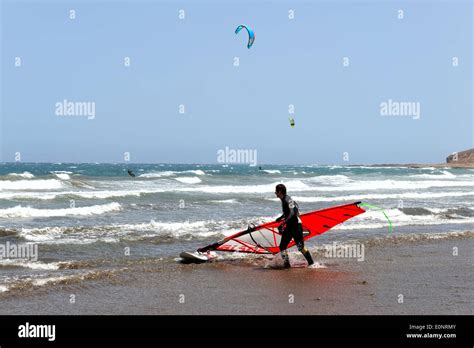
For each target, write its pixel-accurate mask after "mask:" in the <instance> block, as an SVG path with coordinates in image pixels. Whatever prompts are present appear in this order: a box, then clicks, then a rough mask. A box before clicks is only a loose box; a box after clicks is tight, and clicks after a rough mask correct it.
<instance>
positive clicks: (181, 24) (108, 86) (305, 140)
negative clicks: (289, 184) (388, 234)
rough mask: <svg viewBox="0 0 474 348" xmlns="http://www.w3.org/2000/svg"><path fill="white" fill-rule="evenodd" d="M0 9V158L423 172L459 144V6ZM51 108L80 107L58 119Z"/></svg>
mask: <svg viewBox="0 0 474 348" xmlns="http://www.w3.org/2000/svg"><path fill="white" fill-rule="evenodd" d="M0 1H1V25H0V30H1V47H0V48H1V49H0V59H1V62H0V66H1V75H0V76H1V89H0V156H1V157H0V160H1V161H6V162H11V161H14V160H15V155H16V154H20V155H21V161H24V162H112V163H117V162H123V161H124V153H126V152H127V153H129V154H130V160H131V161H132V162H136V163H216V162H217V160H218V156H217V153H218V151H219V150H222V149H225V148H226V147H227V148H229V149H234V150H249V151H257V155H258V163H261V164H371V163H415V162H419V163H437V162H444V161H445V157H446V156H447V155H449V154H450V153H452V152H454V151H461V150H465V149H468V148H472V147H474V146H473V143H474V140H473V134H474V125H473V123H474V122H473V78H472V66H473V63H472V54H473V37H472V35H473V34H472V33H473V20H472V19H473V3H472V1H461V0H460V1H455V0H454V1H429V2H428V1H399V2H397V1H341V0H336V1H311V2H310V1H258V2H257V1H248V0H240V1H225V2H224V1H198V0H195V1H180V2H176V1H151V0H150V1H18V0H16V1H13V0H0ZM71 10H73V11H75V12H74V14H75V18H73V19H71V18H70V16H71V12H70V11H71ZM181 10H183V11H184V15H185V17H184V19H182V18H180V15H182V14H183V12H180V11H181ZM291 10H293V11H294V12H291ZM400 11H403V16H402V17H403V18H400V17H401V12H400ZM292 13H294V17H293V18H290V17H291V14H292ZM239 24H246V25H248V26H249V27H251V28H252V29H253V30H254V32H255V35H256V39H255V43H254V45H253V46H252V47H251V48H250V49H248V48H247V39H248V36H247V33H246V32H244V31H241V32H240V33H239V34H238V35H236V34H235V33H234V30H235V29H236V27H237V26H238V25H239ZM126 57H129V58H130V65H129V66H126V65H125V64H124V62H125V59H126ZM236 57H238V60H239V65H238V66H235V58H236ZM345 57H346V58H347V59H348V62H349V65H348V66H344V65H343V62H344V59H345ZM18 58H20V59H21V65H20V66H17V65H18ZM454 62H456V63H457V64H453V63H454ZM64 100H67V101H69V102H71V103H81V102H86V103H90V104H89V105H94V107H95V113H94V115H93V117H92V116H91V115H92V114H90V115H89V117H87V115H80V114H77V112H76V114H73V115H69V114H62V115H61V114H58V110H57V103H63V101H64ZM389 101H392V104H390V105H392V106H391V107H390V110H392V112H391V113H390V114H389V115H386V114H383V113H382V111H381V105H383V104H382V103H389ZM400 103H409V104H404V105H410V106H413V108H414V109H412V110H411V111H412V112H408V113H405V114H404V115H396V111H393V110H394V109H392V107H393V105H400ZM180 105H184V113H180V109H179V107H180ZM289 105H293V106H294V114H289ZM417 107H419V114H417V113H415V114H414V113H413V110H417ZM405 111H406V110H405ZM290 117H291V118H293V119H294V120H295V127H294V128H292V127H291V126H290V122H289V118H290Z"/></svg>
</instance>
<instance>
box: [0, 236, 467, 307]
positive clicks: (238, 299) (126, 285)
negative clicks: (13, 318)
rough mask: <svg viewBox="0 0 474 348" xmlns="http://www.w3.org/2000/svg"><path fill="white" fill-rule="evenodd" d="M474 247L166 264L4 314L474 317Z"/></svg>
mask: <svg viewBox="0 0 474 348" xmlns="http://www.w3.org/2000/svg"><path fill="white" fill-rule="evenodd" d="M454 247H456V248H458V249H459V255H457V256H453V248H454ZM473 249H474V239H473V238H463V239H451V240H425V241H418V242H416V243H407V244H403V243H402V244H397V243H396V242H394V243H393V244H388V245H384V246H380V245H376V246H368V247H366V255H365V261H362V262H359V261H357V260H355V259H327V258H323V257H320V256H319V255H318V256H317V257H315V261H316V262H319V263H322V264H323V265H324V266H325V268H316V269H309V268H292V269H269V268H265V264H266V263H267V262H268V261H266V260H265V259H250V260H239V259H236V260H232V261H218V262H213V263H208V264H198V265H196V264H192V265H184V264H180V263H178V262H173V261H166V262H162V263H154V264H153V263H152V264H147V265H140V266H133V267H130V268H128V269H127V270H125V271H123V272H119V273H117V274H116V275H114V276H111V277H106V278H104V279H92V280H87V281H80V282H74V283H70V284H68V283H67V282H66V283H64V284H56V285H53V286H50V287H47V288H38V289H29V290H27V291H26V293H25V292H21V293H15V294H13V293H12V294H3V295H2V296H1V297H0V298H1V301H2V308H1V310H0V314H14V315H17V314H27V315H30V314H36V315H38V314H67V315H78V314H79V315H85V314H99V315H101V314H105V315H113V314H118V315H127V314H138V315H139V314H144V315H149V314H153V315H159V314H166V315H173V314H181V315H183V314H184V315H187V314H202V315H212V314H223V315H230V314H244V315H256V314H262V315H264V314H274V315H275V314H276V315H282V314H290V315H296V314H303V315H323V314H338V315H341V314H342V315H344V314H347V315H357V314H362V315H369V314H381V315H384V314H400V315H401V314H426V315H430V314H444V315H446V314H470V315H472V314H473V309H472V307H471V306H470V304H472V302H473V301H474V292H473V285H472V282H470V281H469V279H467V278H468V277H467V276H466V275H467V274H470V272H471V269H472V264H473V262H474V256H473V255H472V250H473ZM293 257H294V255H293ZM298 258H299V256H298ZM292 261H295V260H292ZM71 295H74V297H75V303H73V304H71V303H70V296H71ZM400 295H402V296H403V303H400V302H399V300H400Z"/></svg>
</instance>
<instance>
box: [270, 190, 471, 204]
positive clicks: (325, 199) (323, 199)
mask: <svg viewBox="0 0 474 348" xmlns="http://www.w3.org/2000/svg"><path fill="white" fill-rule="evenodd" d="M464 196H474V192H460V191H456V192H426V193H417V192H403V193H393V194H384V193H373V194H360V195H346V196H335V197H307V196H293V199H294V200H295V201H299V202H306V203H316V202H343V201H350V202H356V201H361V200H368V199H402V198H413V199H426V198H443V197H464ZM267 199H268V200H272V201H277V200H278V198H267Z"/></svg>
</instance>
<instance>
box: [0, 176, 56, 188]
mask: <svg viewBox="0 0 474 348" xmlns="http://www.w3.org/2000/svg"><path fill="white" fill-rule="evenodd" d="M63 187H64V184H63V183H62V182H61V181H60V180H57V179H46V180H16V181H10V180H6V181H0V190H21V191H26V190H35V191H36V190H59V189H61V188H63Z"/></svg>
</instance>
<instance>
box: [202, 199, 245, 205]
mask: <svg viewBox="0 0 474 348" xmlns="http://www.w3.org/2000/svg"><path fill="white" fill-rule="evenodd" d="M209 202H212V203H219V204H220V203H225V204H238V203H239V202H238V201H237V200H236V199H218V200H211V201H209Z"/></svg>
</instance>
